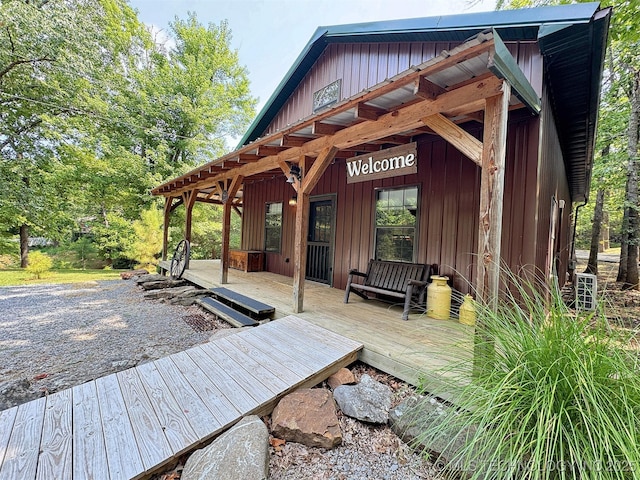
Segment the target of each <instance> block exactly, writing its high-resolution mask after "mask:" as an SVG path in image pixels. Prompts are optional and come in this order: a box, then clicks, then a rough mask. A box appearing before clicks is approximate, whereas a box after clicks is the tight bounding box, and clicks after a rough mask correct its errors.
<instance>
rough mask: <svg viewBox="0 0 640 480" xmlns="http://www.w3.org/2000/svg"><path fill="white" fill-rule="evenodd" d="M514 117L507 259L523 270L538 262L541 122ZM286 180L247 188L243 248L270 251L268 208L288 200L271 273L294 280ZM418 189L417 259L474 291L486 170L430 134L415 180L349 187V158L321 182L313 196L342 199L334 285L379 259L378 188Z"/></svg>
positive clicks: (424, 141) (505, 232)
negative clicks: (375, 232)
mask: <svg viewBox="0 0 640 480" xmlns="http://www.w3.org/2000/svg"><path fill="white" fill-rule="evenodd" d="M511 117H512V118H511V119H510V122H509V133H508V138H507V149H508V150H507V171H506V188H505V209H504V214H503V218H504V227H503V250H502V258H503V260H504V261H505V262H506V263H507V264H508V265H509V266H511V268H514V269H518V268H520V267H521V266H523V265H532V264H534V263H536V253H535V239H536V236H535V221H536V201H535V200H536V191H537V188H536V181H537V177H536V171H537V169H536V165H537V155H536V149H537V145H538V125H539V122H538V119H537V118H535V117H531V116H530V115H529V114H527V113H525V112H516V113H515V114H512V116H511ZM469 131H470V132H471V133H472V134H474V135H476V136H478V135H479V134H480V133H481V128H479V127H478V126H473V127H472V128H471V129H470V130H469ZM285 180H286V179H285V176H284V175H282V176H278V177H276V178H275V179H273V180H271V181H263V182H256V183H248V184H247V185H246V186H245V189H244V202H245V209H244V223H243V237H242V238H243V245H242V248H243V249H258V250H260V249H262V248H263V243H264V233H263V230H264V204H265V203H266V202H277V201H281V202H283V203H284V208H283V234H282V251H281V252H280V253H278V254H274V253H270V254H267V270H268V271H270V272H273V273H278V274H281V275H287V276H291V275H292V274H293V249H294V246H293V237H294V222H295V207H290V206H289V205H288V203H287V202H288V199H289V198H290V197H291V196H292V195H293V193H294V192H293V189H292V188H291V187H290V186H289V184H287V183H286V181H285ZM412 185H418V187H419V189H420V199H419V218H418V234H417V244H418V248H417V258H416V261H418V262H424V263H438V264H439V265H440V267H441V272H442V273H443V274H445V275H449V276H451V277H453V278H454V285H455V287H456V288H457V289H459V290H462V291H465V292H466V291H469V284H468V283H469V282H472V281H473V279H474V278H475V263H476V258H475V252H476V250H477V237H478V216H479V202H480V200H479V191H480V169H479V167H478V166H476V165H475V164H474V163H473V162H472V161H471V160H469V159H467V158H466V157H465V156H464V155H463V154H461V153H460V152H459V151H458V150H457V149H455V148H454V147H453V146H451V145H449V144H448V143H447V142H445V141H444V140H442V139H441V138H439V137H436V136H429V135H425V136H422V137H421V138H420V139H419V140H418V173H417V174H415V175H406V176H400V177H392V178H387V179H384V180H376V181H368V182H361V183H355V184H347V183H346V165H345V161H344V160H336V161H335V162H334V163H333V165H331V166H329V168H328V169H327V171H326V172H325V174H324V175H323V176H322V178H321V179H320V181H319V182H318V185H317V186H316V188H315V189H314V191H313V193H312V195H323V194H329V193H334V194H336V232H335V242H336V244H335V260H334V274H333V286H334V287H336V288H339V289H344V287H345V286H346V280H347V274H348V272H349V270H350V269H351V268H358V269H360V270H363V269H366V267H367V262H368V261H369V259H370V258H371V257H372V256H373V236H374V235H373V230H374V226H373V222H374V211H373V208H374V197H375V190H376V189H378V188H393V187H401V186H412ZM532 232H533V233H534V234H532ZM287 259H288V260H289V261H287Z"/></svg>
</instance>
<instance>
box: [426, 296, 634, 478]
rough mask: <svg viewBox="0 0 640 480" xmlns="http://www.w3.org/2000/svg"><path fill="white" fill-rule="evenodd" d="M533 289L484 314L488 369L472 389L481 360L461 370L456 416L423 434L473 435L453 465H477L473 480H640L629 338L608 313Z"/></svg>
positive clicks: (452, 412)
mask: <svg viewBox="0 0 640 480" xmlns="http://www.w3.org/2000/svg"><path fill="white" fill-rule="evenodd" d="M531 290H532V289H529V288H526V289H525V288H523V287H521V288H520V291H519V295H520V300H519V301H515V300H507V301H503V302H501V304H500V305H499V307H498V309H497V312H492V311H491V310H489V309H487V308H484V307H482V306H480V307H479V311H478V324H479V325H483V326H484V332H485V334H486V335H483V337H482V338H485V340H483V339H482V338H480V337H479V336H477V335H476V342H477V345H476V349H475V352H476V355H478V354H479V352H485V353H484V354H485V355H486V356H485V357H481V358H478V357H476V359H475V360H476V363H475V365H476V366H477V365H483V366H484V368H483V369H482V370H481V373H480V374H478V375H476V376H475V377H474V378H473V380H472V381H469V376H468V372H470V371H471V369H472V365H471V363H472V362H473V360H468V361H464V362H462V363H460V364H459V365H457V367H456V368H455V371H456V372H458V375H453V374H454V372H452V371H448V372H447V373H448V374H449V378H452V377H451V375H453V377H454V380H453V381H450V384H449V383H447V384H446V387H447V388H449V389H450V392H452V395H453V396H452V398H454V399H455V405H456V407H457V408H456V409H454V408H452V409H449V410H448V411H447V412H446V413H444V414H443V415H444V416H443V417H442V420H443V421H442V422H438V423H437V424H428V425H429V426H426V427H424V432H423V435H422V437H421V439H420V440H421V441H422V442H425V444H427V445H429V444H433V443H434V442H435V441H436V440H437V439H439V438H440V439H441V438H442V434H444V433H445V432H452V431H453V432H461V431H465V432H471V434H470V437H469V438H468V439H467V441H466V442H463V444H464V446H462V447H461V448H458V449H457V453H456V454H455V455H453V458H450V459H449V460H450V461H452V462H454V463H455V464H457V465H458V466H462V467H463V468H464V469H465V470H468V469H469V468H470V467H471V466H473V465H475V466H479V467H480V468H479V469H478V470H476V471H475V474H474V475H473V476H472V477H471V478H473V479H478V478H492V479H514V478H518V479H528V480H538V479H540V480H542V479H544V480H547V479H548V480H552V479H553V480H555V479H567V480H568V479H576V478H580V479H582V480H585V479H594V480H595V479H598V480H607V479H631V478H639V476H640V448H639V447H640V375H639V373H640V372H639V371H638V355H637V352H636V351H630V350H627V349H625V348H624V346H626V345H629V343H628V341H627V340H628V339H625V338H621V337H620V336H619V335H618V334H617V333H616V330H615V328H612V327H611V326H610V325H609V323H608V321H607V318H606V317H605V314H604V311H602V310H601V311H598V312H574V311H572V310H570V309H569V308H567V307H566V306H565V305H564V303H563V302H562V299H561V298H559V295H558V294H556V293H554V292H550V293H548V295H545V294H544V293H543V294H535V293H534V294H532V293H530V292H531ZM548 297H551V300H549V299H548ZM481 355H482V354H481ZM465 375H466V377H465ZM421 421H424V419H421V418H420V417H419V416H418V417H417V418H416V419H415V423H416V425H421ZM422 425H424V424H422ZM469 426H471V428H470V429H466V430H465V427H469ZM449 447H450V448H452V449H453V448H457V447H454V445H453V443H451V444H450V445H449Z"/></svg>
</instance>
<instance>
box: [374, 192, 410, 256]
mask: <svg viewBox="0 0 640 480" xmlns="http://www.w3.org/2000/svg"><path fill="white" fill-rule="evenodd" d="M417 218H418V187H408V188H397V189H389V190H378V191H377V192H376V231H375V258H376V260H397V261H401V262H413V261H414V256H415V251H414V250H415V248H414V247H415V239H416V230H417V228H416V227H417Z"/></svg>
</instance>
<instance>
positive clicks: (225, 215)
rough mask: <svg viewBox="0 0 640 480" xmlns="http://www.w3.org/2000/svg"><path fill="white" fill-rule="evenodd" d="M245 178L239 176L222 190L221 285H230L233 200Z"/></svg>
mask: <svg viewBox="0 0 640 480" xmlns="http://www.w3.org/2000/svg"><path fill="white" fill-rule="evenodd" d="M243 178H244V177H242V176H241V175H237V176H235V177H233V179H232V180H230V181H228V182H227V184H226V185H224V188H223V189H222V193H221V199H222V251H221V252H220V283H221V284H223V285H224V284H226V283H229V250H230V248H229V237H230V232H231V210H232V209H233V208H234V205H233V199H234V197H235V196H236V193H237V192H238V190H239V189H240V186H241V185H242V180H243Z"/></svg>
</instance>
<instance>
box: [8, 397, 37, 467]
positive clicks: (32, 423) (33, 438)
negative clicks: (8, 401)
mask: <svg viewBox="0 0 640 480" xmlns="http://www.w3.org/2000/svg"><path fill="white" fill-rule="evenodd" d="M45 403H46V401H45V398H44V397H42V398H39V399H37V400H34V401H31V402H27V403H23V404H22V405H19V406H18V411H17V413H16V418H15V421H14V424H13V429H12V431H11V437H10V438H9V443H8V444H7V451H6V454H5V456H4V461H3V463H2V469H1V470H0V479H1V480H15V479H18V478H19V479H21V480H30V479H33V478H35V477H36V470H37V467H38V450H39V448H40V438H41V436H42V423H43V422H44V407H45Z"/></svg>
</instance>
